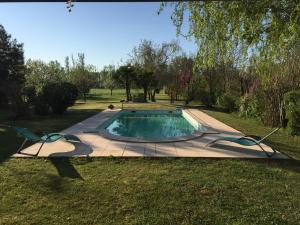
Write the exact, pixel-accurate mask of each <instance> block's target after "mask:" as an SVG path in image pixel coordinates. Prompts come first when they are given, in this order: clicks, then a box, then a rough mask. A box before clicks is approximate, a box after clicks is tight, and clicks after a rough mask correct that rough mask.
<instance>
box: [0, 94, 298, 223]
mask: <svg viewBox="0 0 300 225" xmlns="http://www.w3.org/2000/svg"><path fill="white" fill-rule="evenodd" d="M121 99H124V91H123V90H116V91H114V93H113V96H112V97H111V96H110V94H109V91H108V90H92V96H91V99H89V100H88V101H87V102H86V103H84V102H83V101H81V100H80V101H78V102H77V104H76V105H75V106H73V107H72V108H70V109H69V111H68V112H67V113H66V114H65V115H63V116H52V115H51V116H47V117H37V116H35V117H33V118H32V119H31V120H20V121H12V120H10V119H9V113H8V112H5V111H0V224H39V225H40V224H222V225H223V224H243V225H244V224H299V221H300V165H299V161H298V160H299V159H300V156H299V155H300V154H299V151H300V150H299V149H300V148H299V143H298V139H297V138H293V137H290V136H288V135H287V134H286V133H285V131H280V132H278V133H277V134H276V135H274V136H272V137H271V138H270V139H269V142H271V143H272V144H273V145H274V146H275V148H276V149H278V150H281V151H283V152H284V153H286V154H288V155H290V156H292V157H293V158H294V159H290V160H239V159H172V158H165V159H162V158H160V159H158V158H153V159H152V158H134V159H123V158H103V159H95V158H83V159H69V158H59V159H41V158H35V159H16V158H8V157H9V156H10V155H11V154H12V153H13V152H14V151H15V150H16V148H17V146H18V145H19V144H20V143H21V141H22V139H20V138H18V137H16V135H15V134H14V133H13V132H12V131H11V130H10V128H9V126H10V125H18V126H25V127H28V128H29V129H31V130H33V131H35V132H37V133H40V134H41V133H42V132H43V131H46V132H53V131H59V130H62V129H64V128H66V127H68V126H71V125H72V124H74V123H76V122H78V121H81V120H83V119H85V118H87V117H89V116H91V115H93V114H95V113H97V112H100V111H102V110H104V109H106V108H107V106H108V105H109V104H113V105H115V106H116V107H120V103H119V101H120V100H121ZM179 104H181V103H180V102H177V103H176V104H170V103H169V102H168V98H167V96H165V95H164V94H163V93H162V94H160V95H158V102H157V103H156V104H147V103H146V104H126V105H125V108H144V109H153V108H156V109H162V108H166V109H171V108H174V107H175V106H176V105H179ZM194 104H195V105H196V103H194ZM205 112H206V113H208V114H210V115H212V116H214V117H215V118H217V119H219V120H221V121H224V122H225V123H227V124H228V125H231V126H233V127H235V128H236V129H239V130H241V131H242V132H244V133H246V134H251V135H257V136H263V135H264V134H265V133H267V132H268V131H270V130H271V129H272V128H269V127H264V126H262V125H261V123H259V122H257V121H254V120H244V119H241V118H239V117H237V116H236V115H235V114H227V113H223V112H215V111H211V110H210V111H207V110H206V111H205Z"/></svg>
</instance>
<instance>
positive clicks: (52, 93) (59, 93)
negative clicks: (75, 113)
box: [43, 82, 78, 114]
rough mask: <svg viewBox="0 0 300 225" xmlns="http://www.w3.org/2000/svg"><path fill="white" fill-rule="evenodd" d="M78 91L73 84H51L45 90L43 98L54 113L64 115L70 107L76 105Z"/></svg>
mask: <svg viewBox="0 0 300 225" xmlns="http://www.w3.org/2000/svg"><path fill="white" fill-rule="evenodd" d="M77 96H78V91H77V88H76V86H74V85H73V84H71V83H68V82H63V83H49V84H47V85H45V86H44V88H43V97H44V100H45V102H46V103H47V104H48V105H49V106H50V108H51V109H52V111H53V113H56V114H62V113H64V112H65V111H66V110H67V108H68V107H69V106H72V105H74V103H75V101H76V98H77Z"/></svg>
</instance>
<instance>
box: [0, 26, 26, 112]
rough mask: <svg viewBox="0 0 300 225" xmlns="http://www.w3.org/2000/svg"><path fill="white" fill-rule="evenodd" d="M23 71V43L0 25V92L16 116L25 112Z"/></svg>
mask: <svg viewBox="0 0 300 225" xmlns="http://www.w3.org/2000/svg"><path fill="white" fill-rule="evenodd" d="M24 73H25V68H24V51H23V44H20V43H18V42H17V41H16V39H12V38H11V36H10V35H8V34H7V32H6V31H5V29H4V27H3V26H2V25H0V93H2V94H5V95H6V96H7V97H9V99H10V100H11V103H12V109H13V111H14V112H15V115H16V116H17V117H19V116H24V115H25V114H27V110H26V109H27V107H26V104H25V103H24V101H23V98H22V93H21V90H22V88H23V86H24V82H25V78H24Z"/></svg>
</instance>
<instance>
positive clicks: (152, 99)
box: [151, 89, 156, 102]
mask: <svg viewBox="0 0 300 225" xmlns="http://www.w3.org/2000/svg"><path fill="white" fill-rule="evenodd" d="M155 93H156V92H155V89H154V90H153V92H152V93H151V101H152V102H156V100H155Z"/></svg>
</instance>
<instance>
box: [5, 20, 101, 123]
mask: <svg viewBox="0 0 300 225" xmlns="http://www.w3.org/2000/svg"><path fill="white" fill-rule="evenodd" d="M97 77H99V75H98V73H97V71H96V69H95V67H94V66H92V65H86V64H85V57H84V54H83V53H79V54H78V56H77V58H74V57H73V56H72V57H71V62H70V58H69V57H66V59H65V66H62V65H61V64H60V63H59V62H58V61H50V62H48V63H45V62H43V61H41V60H27V61H26V62H25V61H24V50H23V44H20V43H18V42H17V40H16V39H12V38H11V36H10V35H9V34H7V32H6V31H5V29H4V27H3V26H2V25H0V107H1V108H10V109H12V111H13V112H14V117H15V118H20V117H28V116H30V111H32V110H33V111H34V112H35V113H37V114H40V115H45V114H48V113H51V112H52V113H56V114H61V113H64V112H65V111H66V110H67V108H68V107H69V106H71V105H73V104H74V103H75V101H76V99H77V97H78V96H82V98H83V99H84V100H86V96H87V94H88V93H89V91H90V89H91V88H92V87H96V86H97V85H98V86H99V84H98V81H97Z"/></svg>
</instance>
